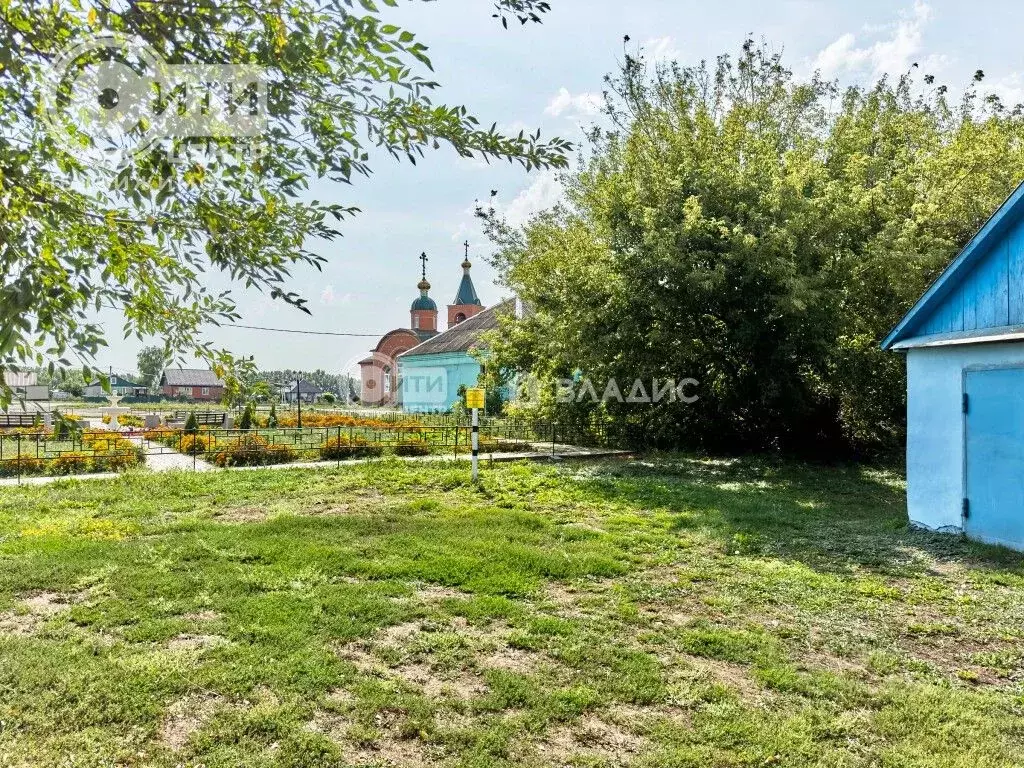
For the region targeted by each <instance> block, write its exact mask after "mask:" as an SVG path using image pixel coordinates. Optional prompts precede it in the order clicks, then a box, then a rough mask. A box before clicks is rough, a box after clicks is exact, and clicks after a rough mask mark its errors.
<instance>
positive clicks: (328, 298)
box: [320, 285, 352, 306]
mask: <svg viewBox="0 0 1024 768" xmlns="http://www.w3.org/2000/svg"><path fill="white" fill-rule="evenodd" d="M350 301H352V294H351V293H345V294H342V295H341V296H338V295H337V294H336V293H335V292H334V286H333V285H325V286H324V289H323V290H322V291H320V303H321V304H324V305H326V306H330V305H332V304H348V303H349V302H350Z"/></svg>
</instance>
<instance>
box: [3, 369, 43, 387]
mask: <svg viewBox="0 0 1024 768" xmlns="http://www.w3.org/2000/svg"><path fill="white" fill-rule="evenodd" d="M38 383H39V374H38V373H36V372H35V371H4V384H6V385H7V386H8V387H34V386H36V385H37V384H38Z"/></svg>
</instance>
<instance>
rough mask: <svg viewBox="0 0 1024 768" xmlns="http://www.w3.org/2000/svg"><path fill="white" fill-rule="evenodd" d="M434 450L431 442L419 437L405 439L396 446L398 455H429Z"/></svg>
mask: <svg viewBox="0 0 1024 768" xmlns="http://www.w3.org/2000/svg"><path fill="white" fill-rule="evenodd" d="M433 452H434V449H433V446H431V445H430V443H427V442H424V441H423V440H420V439H418V438H410V439H406V440H403V441H402V442H401V443H399V444H398V445H396V446H395V455H396V456H429V455H430V454H431V453H433Z"/></svg>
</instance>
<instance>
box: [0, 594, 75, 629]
mask: <svg viewBox="0 0 1024 768" xmlns="http://www.w3.org/2000/svg"><path fill="white" fill-rule="evenodd" d="M86 597H87V593H86V592H47V591H44V592H34V593H31V594H27V595H22V596H21V597H20V598H19V600H18V603H17V605H16V606H15V608H14V609H13V610H9V611H0V635H8V636H12V637H26V636H29V635H34V634H36V632H38V631H39V628H40V627H41V626H42V625H43V623H44V622H46V620H47V619H50V618H52V617H54V616H57V615H58V614H61V613H64V612H65V611H69V610H71V608H72V607H73V606H74V605H75V604H76V603H81V602H82V601H83V600H85V599H86Z"/></svg>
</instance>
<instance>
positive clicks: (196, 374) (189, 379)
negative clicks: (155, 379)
mask: <svg viewBox="0 0 1024 768" xmlns="http://www.w3.org/2000/svg"><path fill="white" fill-rule="evenodd" d="M165 385H166V386H168V387H223V386H224V382H223V381H222V380H221V379H219V378H217V374H216V373H214V372H213V371H210V370H204V369H201V368H165V369H164V373H163V376H161V377H160V386H165Z"/></svg>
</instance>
